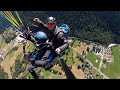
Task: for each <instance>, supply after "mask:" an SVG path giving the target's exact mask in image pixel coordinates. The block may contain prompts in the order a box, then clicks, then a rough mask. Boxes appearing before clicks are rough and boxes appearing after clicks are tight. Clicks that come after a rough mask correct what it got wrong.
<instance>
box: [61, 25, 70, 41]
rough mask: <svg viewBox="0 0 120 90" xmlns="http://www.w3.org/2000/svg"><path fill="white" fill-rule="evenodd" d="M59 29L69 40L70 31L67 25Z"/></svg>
mask: <svg viewBox="0 0 120 90" xmlns="http://www.w3.org/2000/svg"><path fill="white" fill-rule="evenodd" d="M59 28H60V29H61V30H62V31H63V32H64V33H65V38H66V39H67V40H68V37H69V31H70V28H69V26H68V25H67V24H62V25H61V26H60V27H59Z"/></svg>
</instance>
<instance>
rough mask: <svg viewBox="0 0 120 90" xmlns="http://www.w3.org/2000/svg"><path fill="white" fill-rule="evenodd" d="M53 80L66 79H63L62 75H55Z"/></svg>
mask: <svg viewBox="0 0 120 90" xmlns="http://www.w3.org/2000/svg"><path fill="white" fill-rule="evenodd" d="M51 79H64V77H62V76H61V75H55V74H53V75H52V77H51Z"/></svg>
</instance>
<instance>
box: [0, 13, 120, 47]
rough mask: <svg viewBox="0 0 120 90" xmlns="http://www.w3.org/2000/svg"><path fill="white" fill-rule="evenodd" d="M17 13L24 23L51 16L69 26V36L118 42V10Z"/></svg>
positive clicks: (119, 15)
mask: <svg viewBox="0 0 120 90" xmlns="http://www.w3.org/2000/svg"><path fill="white" fill-rule="evenodd" d="M12 12H13V11H12ZM18 13H19V15H20V17H21V19H22V20H23V22H24V23H25V24H26V25H30V24H31V23H33V18H35V17H39V18H40V19H41V20H42V21H43V22H45V20H46V18H47V17H48V16H53V17H55V18H56V19H57V21H58V23H59V24H62V23H66V24H68V25H69V26H70V28H71V32H70V36H75V37H79V38H82V39H86V40H90V41H93V42H99V43H101V44H104V45H108V44H109V43H120V40H119V39H120V26H119V25H120V22H119V21H120V12H119V11H19V12H18ZM2 20H3V19H2ZM1 23H2V24H1ZM4 24H5V22H3V21H0V25H4ZM5 25H7V24H5ZM0 31H1V30H0Z"/></svg>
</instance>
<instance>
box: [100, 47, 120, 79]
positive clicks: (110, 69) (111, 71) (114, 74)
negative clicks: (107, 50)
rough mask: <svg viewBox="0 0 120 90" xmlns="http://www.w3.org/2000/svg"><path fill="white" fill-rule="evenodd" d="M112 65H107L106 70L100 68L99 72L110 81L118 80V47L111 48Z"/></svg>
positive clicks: (119, 59)
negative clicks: (110, 79)
mask: <svg viewBox="0 0 120 90" xmlns="http://www.w3.org/2000/svg"><path fill="white" fill-rule="evenodd" d="M112 53H113V56H114V63H112V64H107V65H106V66H107V68H101V71H102V72H103V73H105V74H106V75H107V76H108V77H110V78H112V79H116V78H119V79H120V54H119V48H118V46H115V47H112Z"/></svg>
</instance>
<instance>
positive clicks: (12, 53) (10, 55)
mask: <svg viewBox="0 0 120 90" xmlns="http://www.w3.org/2000/svg"><path fill="white" fill-rule="evenodd" d="M14 53H15V51H13V50H12V52H10V54H9V58H12V57H13V56H14Z"/></svg>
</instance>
